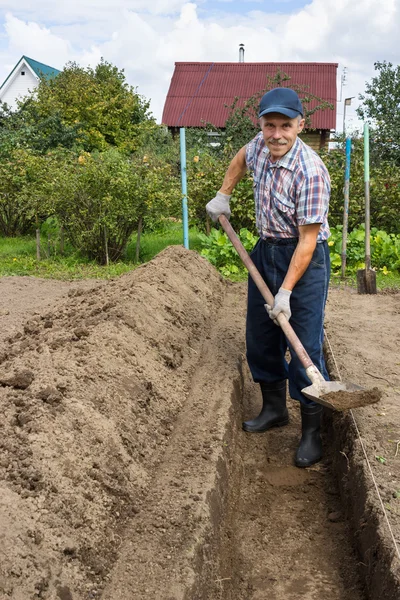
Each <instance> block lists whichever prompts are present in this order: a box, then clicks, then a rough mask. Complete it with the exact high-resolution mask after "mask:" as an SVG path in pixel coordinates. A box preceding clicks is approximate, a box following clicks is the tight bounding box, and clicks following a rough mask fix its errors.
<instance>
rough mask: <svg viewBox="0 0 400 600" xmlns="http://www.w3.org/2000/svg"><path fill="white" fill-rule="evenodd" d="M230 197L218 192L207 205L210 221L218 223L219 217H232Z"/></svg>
mask: <svg viewBox="0 0 400 600" xmlns="http://www.w3.org/2000/svg"><path fill="white" fill-rule="evenodd" d="M230 199H231V197H230V196H228V195H227V194H222V193H221V192H217V195H216V196H215V198H213V199H212V200H210V202H209V203H208V204H206V211H207V214H208V215H209V217H210V219H212V220H213V221H214V223H216V221H218V217H219V216H220V215H225V216H226V218H227V219H229V217H230V216H231V209H230V207H229V200H230Z"/></svg>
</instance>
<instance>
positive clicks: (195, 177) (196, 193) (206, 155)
mask: <svg viewBox="0 0 400 600" xmlns="http://www.w3.org/2000/svg"><path fill="white" fill-rule="evenodd" d="M228 165H229V160H228V159H227V158H224V159H221V158H219V157H218V156H216V155H215V154H213V153H211V152H208V151H204V152H202V153H201V154H199V155H195V156H191V155H190V157H189V160H188V168H187V173H188V206H189V215H190V218H191V220H192V222H193V224H194V225H196V226H197V227H198V228H199V229H202V230H203V231H204V229H205V223H206V204H207V202H209V201H210V200H211V199H212V198H214V196H215V194H216V193H217V191H218V190H219V189H220V188H221V185H222V181H223V179H224V175H225V172H226V169H227V168H228ZM230 205H231V210H232V216H231V219H230V221H231V224H232V227H233V228H234V229H240V228H244V229H249V230H251V231H255V214H254V195H253V179H252V177H251V175H250V174H247V175H246V176H245V177H244V178H243V179H242V181H241V182H240V183H239V184H238V185H237V186H236V188H235V189H234V191H233V194H232V199H231V203H230Z"/></svg>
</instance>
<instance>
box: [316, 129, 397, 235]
mask: <svg viewBox="0 0 400 600" xmlns="http://www.w3.org/2000/svg"><path fill="white" fill-rule="evenodd" d="M321 158H322V160H323V161H324V163H325V165H326V167H327V169H328V171H329V174H330V177H331V184H332V191H331V199H330V206H329V223H330V225H331V226H333V227H337V226H338V225H341V224H342V223H343V206H344V171H345V153H344V150H343V149H338V150H331V151H329V152H326V151H323V152H322V153H321ZM364 206H365V186H364V145H363V140H353V150H352V153H351V166H350V186H349V215H348V216H349V225H348V227H349V230H352V229H354V228H355V227H358V226H360V225H361V223H363V222H364V220H365V209H364ZM399 206H400V167H397V166H396V165H395V164H392V163H388V162H383V161H380V162H379V164H372V165H371V168H370V215H371V224H372V225H373V226H374V227H377V228H378V229H383V230H385V231H387V232H390V233H400V221H399V219H398V212H399Z"/></svg>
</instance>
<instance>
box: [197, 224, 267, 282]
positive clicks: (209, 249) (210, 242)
mask: <svg viewBox="0 0 400 600" xmlns="http://www.w3.org/2000/svg"><path fill="white" fill-rule="evenodd" d="M239 239H240V241H241V242H242V244H243V246H244V247H245V248H246V250H247V251H248V252H250V251H251V250H252V249H253V248H254V246H255V244H256V242H257V239H258V238H257V237H256V236H255V235H254V234H252V233H251V232H250V231H249V230H248V229H245V228H242V229H241V230H240V232H239ZM200 242H201V244H202V250H201V251H200V254H201V255H202V256H204V257H205V258H207V259H208V260H209V261H210V263H211V264H212V265H214V266H215V267H216V268H217V269H218V271H220V273H222V275H223V276H224V277H229V278H230V279H233V280H238V279H243V278H244V277H245V275H246V269H245V267H244V266H243V264H242V262H241V260H240V258H239V255H238V253H237V252H236V250H235V248H234V247H233V246H232V244H231V242H230V240H229V238H228V236H227V235H226V233H225V232H224V231H222V230H220V229H215V228H212V229H211V233H210V235H209V236H206V235H204V234H200Z"/></svg>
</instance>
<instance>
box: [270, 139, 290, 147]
mask: <svg viewBox="0 0 400 600" xmlns="http://www.w3.org/2000/svg"><path fill="white" fill-rule="evenodd" d="M267 142H268V144H274V145H276V146H287V142H285V141H280V140H274V138H269V140H267Z"/></svg>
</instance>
